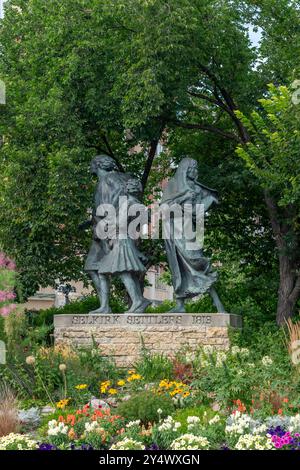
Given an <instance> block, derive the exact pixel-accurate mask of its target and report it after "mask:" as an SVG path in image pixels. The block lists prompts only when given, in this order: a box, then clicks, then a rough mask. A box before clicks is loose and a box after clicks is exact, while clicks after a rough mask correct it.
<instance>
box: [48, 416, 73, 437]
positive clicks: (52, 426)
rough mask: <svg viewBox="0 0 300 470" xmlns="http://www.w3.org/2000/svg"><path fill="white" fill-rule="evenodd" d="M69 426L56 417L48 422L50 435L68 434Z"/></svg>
mask: <svg viewBox="0 0 300 470" xmlns="http://www.w3.org/2000/svg"><path fill="white" fill-rule="evenodd" d="M68 430H69V428H68V426H66V425H65V424H64V423H59V422H57V421H56V420H55V419H53V420H52V421H49V422H48V436H58V434H67V432H68Z"/></svg>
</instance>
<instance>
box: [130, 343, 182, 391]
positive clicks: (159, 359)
mask: <svg viewBox="0 0 300 470" xmlns="http://www.w3.org/2000/svg"><path fill="white" fill-rule="evenodd" d="M134 369H135V370H136V372H137V373H138V374H140V375H141V376H142V377H143V379H144V380H145V381H148V382H155V381H158V380H162V379H171V378H172V377H173V364H172V361H171V360H170V359H169V358H168V357H167V356H164V355H163V354H152V353H151V352H150V351H149V350H147V349H146V348H145V347H143V348H142V353H141V358H140V359H139V360H138V361H137V362H136V363H135V364H134Z"/></svg>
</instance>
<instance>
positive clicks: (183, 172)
mask: <svg viewBox="0 0 300 470" xmlns="http://www.w3.org/2000/svg"><path fill="white" fill-rule="evenodd" d="M190 165H191V160H189V159H184V160H182V161H181V163H180V164H179V167H178V170H177V172H176V174H175V177H174V178H172V179H171V180H170V181H169V183H168V186H167V188H166V190H165V192H164V195H163V199H162V203H163V204H167V205H168V206H169V207H170V208H172V205H173V204H178V205H181V206H182V205H183V204H192V205H194V204H195V202H197V203H198V204H203V205H204V211H206V210H207V209H208V207H209V206H210V205H211V203H212V193H211V192H210V190H209V189H208V188H206V187H204V186H201V185H200V184H198V183H195V182H193V181H191V180H188V178H187V170H188V167H189V166H190ZM211 191H213V190H211ZM191 193H195V194H196V200H194V199H192V198H191V197H190V195H191ZM191 242H192V243H194V242H195V238H194V239H187V238H181V239H179V238H176V237H175V236H174V220H171V224H170V238H169V239H166V240H165V247H166V253H167V257H168V264H169V268H170V271H171V274H172V282H173V287H174V291H175V295H176V297H177V298H182V299H186V298H192V297H195V296H197V295H199V294H204V293H205V292H207V291H208V290H209V288H210V287H211V286H212V285H213V284H214V283H215V281H216V280H217V273H215V272H212V271H211V266H210V262H209V260H208V259H207V258H206V257H205V256H204V255H203V251H202V249H201V248H200V246H199V249H196V250H191V249H189V246H188V245H189V243H191Z"/></svg>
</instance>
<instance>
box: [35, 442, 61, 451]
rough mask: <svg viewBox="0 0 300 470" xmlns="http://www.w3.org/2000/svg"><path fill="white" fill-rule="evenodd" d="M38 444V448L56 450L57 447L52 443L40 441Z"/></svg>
mask: <svg viewBox="0 0 300 470" xmlns="http://www.w3.org/2000/svg"><path fill="white" fill-rule="evenodd" d="M38 446H39V449H38V450H57V447H55V446H53V445H52V444H48V443H47V442H42V443H41V444H39V443H38Z"/></svg>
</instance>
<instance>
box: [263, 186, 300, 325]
mask: <svg viewBox="0 0 300 470" xmlns="http://www.w3.org/2000/svg"><path fill="white" fill-rule="evenodd" d="M265 202H266V206H267V209H268V213H269V217H270V222H271V225H272V229H273V234H274V239H275V242H276V247H277V251H278V260H279V289H278V302H277V313H276V321H277V324H278V325H280V326H281V325H284V324H285V322H286V320H288V319H289V318H291V317H292V316H293V315H294V313H295V307H296V304H297V301H298V299H299V296H300V273H299V268H300V259H299V241H298V238H297V237H296V235H295V234H294V233H293V227H292V225H291V223H289V220H291V219H290V214H289V211H288V210H287V209H282V208H279V207H278V205H277V204H276V202H275V200H274V199H273V198H272V196H271V195H270V194H269V193H268V191H265ZM292 234H293V238H294V242H293V243H292V244H291V243H289V241H288V240H289V236H290V235H292Z"/></svg>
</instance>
